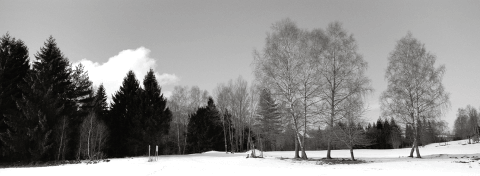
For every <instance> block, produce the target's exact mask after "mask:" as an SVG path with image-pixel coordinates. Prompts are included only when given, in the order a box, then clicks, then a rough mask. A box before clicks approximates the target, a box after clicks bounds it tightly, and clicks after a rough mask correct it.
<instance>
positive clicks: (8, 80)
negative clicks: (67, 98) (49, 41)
mask: <svg viewBox="0 0 480 176" xmlns="http://www.w3.org/2000/svg"><path fill="white" fill-rule="evenodd" d="M29 68H30V65H29V58H28V48H27V47H26V46H25V44H24V43H23V41H22V40H16V39H15V38H12V37H10V35H9V34H8V33H7V34H6V35H4V36H2V38H1V39H0V162H2V161H8V160H18V159H21V158H22V156H23V154H24V151H21V150H20V148H17V147H19V146H21V145H22V142H21V141H22V140H21V139H18V137H20V135H23V134H22V130H23V129H21V125H22V124H21V123H20V122H21V121H22V120H23V118H24V117H23V116H22V114H21V112H20V110H19V109H18V107H17V106H16V103H15V99H19V98H21V96H22V91H21V89H20V88H19V85H21V84H25V81H24V78H25V76H26V75H27V73H28V71H29Z"/></svg>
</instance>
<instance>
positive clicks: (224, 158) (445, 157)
mask: <svg viewBox="0 0 480 176" xmlns="http://www.w3.org/2000/svg"><path fill="white" fill-rule="evenodd" d="M464 143H465V141H452V142H449V145H447V146H439V145H438V144H430V145H428V146H425V147H421V148H420V153H421V154H422V157H423V158H422V159H416V158H408V157H406V156H408V154H409V152H410V149H391V150H355V151H354V153H355V156H356V158H357V159H361V160H365V161H368V162H367V163H363V164H351V165H346V164H337V165H328V164H324V165H317V164H316V161H294V160H291V159H284V160H280V159H279V158H280V157H283V158H291V157H292V156H293V152H291V151H290V152H265V153H264V156H266V157H265V159H258V158H257V159H253V158H246V156H247V154H246V153H237V154H225V153H224V152H206V153H203V154H192V155H183V156H180V155H173V156H160V157H159V159H158V161H155V162H148V157H136V158H122V159H112V160H111V161H110V162H102V163H99V164H89V165H86V164H69V165H62V166H52V167H34V168H6V169H0V176H7V175H81V176H87V175H103V176H107V175H135V176H137V175H139V176H142V175H191V174H193V175H223V176H229V175H260V174H262V175H265V174H267V175H297V174H301V175H367V174H368V175H383V176H384V175H402V176H405V175H424V176H426V175H433V176H439V175H448V176H460V175H469V176H472V175H480V160H476V159H478V158H479V157H480V144H479V143H477V144H469V145H462V144H464ZM307 155H308V156H309V157H310V158H314V159H315V158H316V159H320V158H323V157H325V156H326V151H307ZM332 157H334V158H349V157H350V153H349V151H348V150H334V151H332Z"/></svg>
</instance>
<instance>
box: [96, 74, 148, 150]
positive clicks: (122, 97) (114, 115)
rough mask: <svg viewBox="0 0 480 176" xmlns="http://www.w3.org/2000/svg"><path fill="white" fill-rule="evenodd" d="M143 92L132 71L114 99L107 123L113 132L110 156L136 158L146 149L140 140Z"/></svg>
mask: <svg viewBox="0 0 480 176" xmlns="http://www.w3.org/2000/svg"><path fill="white" fill-rule="evenodd" d="M142 91H143V90H142V89H141V88H140V85H139V82H138V80H137V79H136V78H135V74H134V73H133V71H131V70H130V71H129V72H128V73H127V76H126V77H125V78H124V79H123V83H122V86H120V90H118V91H117V92H115V94H114V95H113V97H112V103H111V105H110V107H111V111H110V113H109V117H108V119H107V121H106V122H107V126H108V127H109V129H110V132H111V133H110V134H111V138H110V150H109V156H112V157H124V156H135V155H138V154H140V153H139V152H140V151H141V150H142V149H143V148H144V147H145V146H140V144H141V141H142V139H140V138H138V137H139V136H140V135H141V131H139V126H140V119H139V117H141V116H142V114H140V111H139V109H140V106H141V104H140V101H139V95H140V94H141V92H142ZM142 151H143V150H142ZM142 154H143V153H142Z"/></svg>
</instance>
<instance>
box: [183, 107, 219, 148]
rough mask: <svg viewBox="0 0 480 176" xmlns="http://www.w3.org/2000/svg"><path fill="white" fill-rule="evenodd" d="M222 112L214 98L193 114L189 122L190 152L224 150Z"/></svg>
mask: <svg viewBox="0 0 480 176" xmlns="http://www.w3.org/2000/svg"><path fill="white" fill-rule="evenodd" d="M222 128H223V127H222V121H221V118H220V112H219V111H218V110H217V108H216V106H215V103H214V102H213V99H212V98H209V99H208V105H207V106H206V107H201V108H199V109H198V110H197V112H196V113H194V114H192V115H191V117H190V121H189V123H188V138H187V143H188V152H189V153H200V152H205V151H210V150H216V151H224V150H225V147H224V137H223V129H222Z"/></svg>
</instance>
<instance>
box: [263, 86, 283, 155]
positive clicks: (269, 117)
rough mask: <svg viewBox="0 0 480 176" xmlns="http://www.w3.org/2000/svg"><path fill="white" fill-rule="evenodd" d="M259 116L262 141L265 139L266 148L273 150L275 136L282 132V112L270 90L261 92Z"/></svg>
mask: <svg viewBox="0 0 480 176" xmlns="http://www.w3.org/2000/svg"><path fill="white" fill-rule="evenodd" d="M258 106H259V108H258V115H260V117H259V118H258V121H259V122H260V123H259V128H260V133H261V138H263V139H262V141H265V144H266V147H267V148H266V150H273V149H274V145H275V143H276V141H275V138H276V136H277V135H278V134H279V133H280V128H281V125H280V123H281V122H280V120H281V119H280V118H281V117H280V114H279V112H278V109H277V108H278V107H277V104H276V103H275V101H274V100H273V98H272V96H271V94H270V91H268V90H267V89H263V90H262V91H261V93H260V99H259V103H258Z"/></svg>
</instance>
